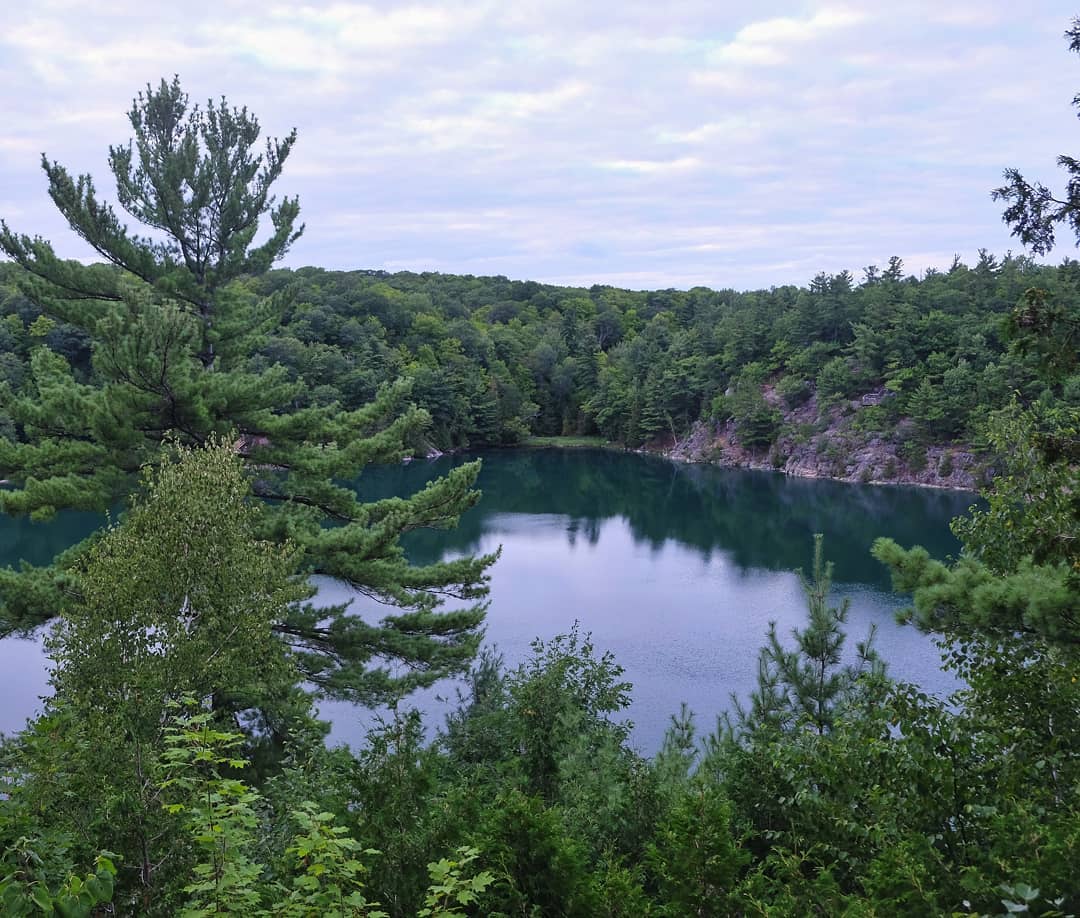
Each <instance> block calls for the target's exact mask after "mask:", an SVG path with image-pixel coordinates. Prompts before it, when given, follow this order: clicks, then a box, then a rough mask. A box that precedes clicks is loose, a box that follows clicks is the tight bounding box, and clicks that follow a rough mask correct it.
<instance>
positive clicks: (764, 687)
mask: <svg viewBox="0 0 1080 918" xmlns="http://www.w3.org/2000/svg"><path fill="white" fill-rule="evenodd" d="M822 544H823V537H822V536H821V535H820V534H818V535H815V536H814V566H813V570H812V573H811V576H810V577H807V576H806V575H805V574H803V573H802V572H801V571H800V572H799V579H800V582H801V584H802V589H803V593H804V595H805V596H806V604H807V621H806V627H805V628H793V629H792V632H791V634H792V637H793V638H794V639H795V647H794V649H788V648H786V647H784V645H783V644H782V643H781V641H780V638H779V636H778V635H777V633H776V623H775V622H771V623H770V624H769V631H768V635H767V643H766V645H765V646H764V647H762V648H761V652H760V654H759V656H758V688H757V691H755V692H753V693H752V695H751V706H750V710H749V711H748V712H747V711H745V710H744V709H743V708H742V706H741V705H740V704H739V702H738V701H737V700H735V707H736V711H737V715H738V720H739V723H740V726H741V727H742V729H743V730H744V731H749V730H752V729H755V728H757V727H768V728H773V729H778V730H788V729H792V728H794V727H804V726H805V727H807V728H809V729H810V730H813V731H814V732H816V733H819V734H823V733H828V732H830V731H831V730H832V728H833V724H834V722H835V718H836V714H837V712H838V711H839V710H840V709H841V708H842V707H843V706H844V705H845V704H846V703H848V702H850V701H851V699H852V698H853V697H854V696H855V693H856V691H857V688H858V685H859V678H860V677H861V676H862V675H863V674H864V673H865V674H868V675H872V676H877V677H881V676H884V673H885V665H884V663H883V662H882V661H881V659H880V658H879V657H878V655H877V652H876V651H875V650H874V649H873V641H874V629H873V628H871V630H870V634H869V636H868V637H867V639H866V640H865V641H860V642H859V643H858V644H857V645H856V651H857V658H856V661H855V662H854V663H848V664H845V663H843V650H844V643H845V641H846V640H847V634H846V632H845V630H844V628H845V625H846V624H847V618H848V611H849V609H850V607H851V600H850V599H847V598H846V597H845V598H844V599H843V600H842V601H841V602H840V605H839V606H831V605H829V593H830V592H831V590H832V564H831V563H828V564H826V563H825V561H824V558H823V554H822Z"/></svg>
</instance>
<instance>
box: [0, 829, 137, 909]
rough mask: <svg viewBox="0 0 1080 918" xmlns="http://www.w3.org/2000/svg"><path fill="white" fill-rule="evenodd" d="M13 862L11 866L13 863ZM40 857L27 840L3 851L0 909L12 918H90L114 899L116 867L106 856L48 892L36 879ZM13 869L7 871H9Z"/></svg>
mask: <svg viewBox="0 0 1080 918" xmlns="http://www.w3.org/2000/svg"><path fill="white" fill-rule="evenodd" d="M12 862H14V864H13V863H12ZM40 864H41V858H40V857H39V856H38V854H37V853H36V852H35V851H34V850H33V849H32V848H31V846H30V840H29V839H27V838H20V839H17V840H16V841H15V844H14V845H12V847H11V848H9V849H8V850H6V851H5V852H4V857H3V862H2V866H0V870H2V871H3V872H4V876H2V877H0V907H2V908H3V912H4V914H5V915H9V916H11V918H23V916H29V915H39V914H43V915H59V916H61V918H90V916H91V915H93V914H95V912H96V910H97V908H98V907H99V906H104V905H107V904H108V903H110V902H111V901H112V897H113V881H114V878H115V876H116V867H115V866H114V864H113V862H112V860H111V859H110V858H109V856H108V855H105V854H99V855H98V856H97V858H96V859H95V860H94V870H93V872H91V873H87V874H86V875H84V876H81V877H80V876H75V875H72V876H69V877H68V878H67V880H65V881H64V883H63V884H62V885H61V886H60V887H59V888H58V889H50V888H49V886H48V885H47V884H46V883H45V881H43V880H40V879H37V878H36V874H37V869H36V868H37V867H38V866H39V865H40ZM11 867H13V869H11V870H10V872H8V869H9V868H11Z"/></svg>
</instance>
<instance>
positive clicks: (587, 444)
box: [521, 437, 611, 449]
mask: <svg viewBox="0 0 1080 918" xmlns="http://www.w3.org/2000/svg"><path fill="white" fill-rule="evenodd" d="M521 445H522V446H527V447H530V448H533V449H599V448H602V447H605V446H611V443H610V442H609V441H608V440H605V439H604V438H603V437H529V438H528V439H526V440H523V441H522V442H521Z"/></svg>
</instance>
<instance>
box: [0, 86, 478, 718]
mask: <svg viewBox="0 0 1080 918" xmlns="http://www.w3.org/2000/svg"><path fill="white" fill-rule="evenodd" d="M129 117H130V121H131V125H132V129H133V131H134V135H135V136H134V140H133V141H132V142H131V143H129V144H127V145H122V146H117V147H113V148H111V150H110V157H109V160H110V166H111V168H112V171H113V174H114V175H115V177H116V181H117V197H118V199H119V201H120V204H121V205H122V206H123V208H124V209H125V210H126V211H127V212H128V213H129V214H130V215H131V216H132V217H134V218H135V219H136V220H137V221H139V222H140V223H141V224H143V225H145V226H146V227H149V229H150V230H151V231H152V232H153V235H152V236H142V235H138V234H136V233H134V232H132V231H130V230H129V229H128V227H127V226H125V225H124V224H122V223H121V220H120V219H119V217H118V216H117V214H116V213H115V212H114V210H113V209H112V208H111V207H110V206H109V205H107V204H103V203H101V202H100V201H99V200H98V198H97V194H96V191H95V188H94V184H93V181H92V180H91V178H90V177H89V176H87V175H83V176H80V177H79V178H77V179H74V178H72V177H71V176H70V175H69V173H68V172H67V171H66V170H65V169H64V168H63V167H62V166H60V165H59V164H57V163H55V162H49V161H48V159H44V160H43V168H44V170H45V173H46V175H47V177H48V180H49V194H50V196H51V197H52V199H53V201H54V202H55V203H56V205H57V207H58V209H59V210H60V212H61V214H63V216H64V217H65V218H66V219H67V221H68V223H69V225H70V226H71V228H72V229H73V230H74V231H75V232H76V233H77V234H78V235H79V236H81V237H82V238H83V239H84V240H86V241H87V242H88V243H90V245H91V246H92V247H93V248H94V249H95V250H96V251H97V252H98V253H99V254H100V255H101V256H102V257H103V258H104V259H105V260H106V261H107V262H108V264H96V265H91V266H84V265H82V264H79V263H77V262H72V261H64V260H61V259H59V258H58V257H57V256H56V255H55V253H54V251H53V249H52V247H51V246H50V245H49V243H47V242H45V241H44V240H42V239H40V238H30V237H28V236H24V235H18V234H16V233H14V232H13V231H12V230H11V229H10V228H9V227H8V226H7V225H6V224H3V223H0V249H2V250H3V251H4V252H5V253H6V254H7V255H8V256H9V257H11V258H12V259H13V260H14V261H16V262H17V263H18V264H19V265H21V266H22V268H23V269H24V274H23V277H22V281H21V282H22V287H23V292H24V293H25V294H26V295H27V296H29V297H30V298H31V299H32V300H33V301H34V302H35V303H36V304H37V305H38V306H39V308H40V309H41V310H42V311H43V312H44V313H45V314H46V315H47V316H49V317H52V318H53V319H58V320H60V321H62V322H64V323H66V324H67V325H70V326H71V327H73V328H75V329H78V330H79V331H81V332H84V333H85V334H86V335H87V336H88V337H89V339H90V341H91V342H92V348H93V350H92V376H91V379H90V381H89V382H81V381H79V380H78V379H77V378H76V376H75V375H74V374H73V372H72V368H71V366H70V365H69V363H68V361H67V360H66V359H65V358H64V357H63V356H61V355H59V354H57V353H56V352H54V351H52V350H49V349H47V348H45V347H42V346H37V347H36V348H35V349H34V351H33V353H32V355H31V357H30V378H29V379H28V380H26V381H24V383H23V385H22V387H21V389H20V390H19V391H18V392H16V391H15V390H13V389H12V388H11V387H10V386H9V385H6V384H4V385H0V410H2V411H3V412H4V413H6V414H7V415H8V416H9V417H10V418H11V421H12V426H13V427H14V429H15V432H16V434H17V436H16V437H9V438H5V439H0V477H3V478H6V479H8V480H9V481H10V482H11V487H10V488H9V489H8V490H5V491H4V492H3V493H0V509H2V510H3V511H4V512H6V513H11V514H30V515H31V516H33V517H35V518H47V517H48V516H50V515H52V514H53V513H54V512H56V511H57V510H59V509H64V508H77V509H82V510H92V511H98V512H104V511H106V510H108V509H109V508H111V507H114V506H116V505H117V504H118V503H121V502H122V501H123V500H124V499H125V497H126V496H127V495H128V494H129V493H130V492H131V491H132V490H133V489H135V488H136V487H137V484H138V471H139V469H140V467H141V466H142V465H143V464H145V463H146V462H148V461H152V460H153V459H154V458H155V457H156V456H157V455H159V453H160V451H161V449H162V445H163V443H164V442H165V441H166V440H168V439H170V438H174V439H176V440H177V441H178V442H179V443H181V444H184V445H189V446H201V445H204V444H206V443H208V442H210V440H211V438H213V437H215V436H217V437H228V438H230V442H233V443H234V444H235V447H234V448H235V450H236V451H237V452H238V453H239V454H241V455H242V456H243V457H244V458H245V459H246V460H247V462H248V465H249V467H250V468H252V469H258V470H259V472H258V476H257V478H256V480H255V482H254V493H255V495H256V496H258V497H260V498H263V499H264V501H265V503H264V506H263V509H262V514H261V523H260V535H261V536H262V537H264V538H268V539H272V540H274V541H283V540H285V539H288V540H290V541H291V542H292V543H293V544H294V545H295V546H296V547H297V549H298V550H299V554H300V569H301V571H302V572H303V573H307V574H323V575H327V576H330V577H332V578H336V579H338V580H340V581H343V582H344V583H345V584H347V585H348V586H351V587H353V588H354V589H355V590H357V591H358V592H359V593H360V594H361V595H362V596H363V597H364V598H365V599H370V600H373V601H374V602H375V603H378V604H381V605H385V606H388V607H392V608H395V612H394V614H391V615H388V616H386V617H384V618H382V620H381V621H380V620H377V616H373V615H370V614H367V613H365V612H364V610H358V614H350V612H349V611H348V610H347V609H346V607H344V606H341V607H337V608H331V609H326V608H320V609H316V608H313V607H312V606H310V605H297V606H294V608H293V611H292V612H291V614H290V615H289V616H288V617H287V618H286V619H285V620H283V621H280V622H278V623H277V625H276V630H277V632H278V634H279V635H280V636H282V637H283V638H285V640H286V641H287V642H288V643H290V644H291V645H292V648H293V651H294V656H295V659H296V660H297V662H298V664H299V665H300V667H301V670H302V673H303V676H304V678H305V679H307V680H308V681H309V682H311V683H312V684H314V685H316V686H318V687H320V688H321V689H323V690H324V691H327V692H329V693H332V694H334V695H336V696H340V697H347V698H352V699H357V700H364V701H373V700H380V699H386V698H389V697H394V696H396V695H398V694H400V693H401V692H403V691H407V690H409V689H411V688H414V687H416V686H420V685H427V684H430V683H431V682H433V681H435V680H436V679H438V678H439V677H441V676H443V675H445V674H447V673H450V672H455V671H459V670H461V669H463V668H464V667H465V666H466V664H467V663H468V661H469V659H471V657H472V656H473V654H474V652H475V649H476V646H477V644H478V642H479V634H478V626H479V625H480V623H481V622H482V620H483V615H484V609H485V604H484V602H483V598H484V596H485V595H486V592H487V586H486V579H487V578H486V575H485V571H486V569H487V567H488V565H490V564H491V563H492V561H493V557H492V556H488V557H482V558H463V559H460V560H455V561H452V562H448V563H437V564H432V565H426V566H423V567H417V566H413V565H410V564H409V563H408V561H407V559H406V557H405V554H404V552H403V550H402V548H401V546H400V544H399V537H400V536H401V535H402V534H403V533H405V532H408V531H410V530H413V529H416V528H419V527H424V526H449V525H454V524H455V522H456V520H457V518H458V516H459V515H460V514H461V513H462V511H463V510H465V509H467V508H468V507H469V506H471V505H472V504H473V503H475V501H476V499H477V498H478V495H477V494H476V492H475V491H472V490H471V486H472V484H473V483H474V481H475V478H476V475H477V473H478V471H479V468H478V466H477V465H476V464H471V465H467V466H463V467H461V468H459V469H456V470H454V471H453V472H452V473H451V474H450V475H448V476H447V477H446V478H444V479H441V480H439V481H436V482H434V483H432V484H430V485H429V486H428V487H427V488H425V489H424V490H423V491H421V492H420V493H418V494H416V495H413V496H412V497H408V498H405V497H396V498H390V499H386V500H380V501H376V502H374V503H364V502H362V501H361V500H360V499H359V498H358V496H357V494H356V493H355V491H354V490H353V489H352V488H351V487H348V486H345V485H342V484H340V482H353V481H355V479H356V478H357V476H358V475H359V474H360V472H361V470H362V469H363V468H364V466H365V465H367V464H368V463H370V462H378V461H394V460H397V459H399V458H401V457H402V456H403V455H405V454H406V452H408V444H411V443H415V442H417V441H418V440H419V438H421V436H422V432H423V430H424V428H425V425H426V423H427V420H428V419H427V416H426V414H425V413H424V412H422V411H420V410H418V409H416V408H413V407H410V406H408V404H407V398H408V395H409V387H408V383H407V382H397V383H394V384H390V385H387V386H385V387H384V388H382V389H381V390H380V391H379V393H378V395H377V396H376V398H375V399H374V401H373V402H371V403H370V404H368V405H366V406H364V407H361V408H358V409H355V410H351V411H344V410H342V409H341V408H340V407H339V406H338V405H337V404H336V403H332V402H331V403H329V404H314V405H310V404H308V402H309V399H308V398H307V392H306V387H305V384H304V381H303V380H302V379H292V378H290V375H289V373H288V371H287V370H286V369H285V368H283V367H280V366H277V365H274V366H271V367H269V368H268V369H267V368H265V364H264V365H263V366H261V367H260V366H258V365H257V364H255V363H254V362H253V360H252V356H253V354H254V351H255V349H256V347H257V346H258V345H259V343H260V342H261V341H262V340H263V339H264V337H265V335H266V333H267V332H268V331H269V330H271V329H273V328H274V327H275V326H276V324H277V323H278V322H279V321H280V318H281V316H280V313H281V309H282V301H281V299H280V297H279V298H275V297H270V298H267V299H259V298H258V297H256V296H255V295H254V294H253V293H252V292H251V289H250V286H249V285H248V283H247V281H246V280H245V278H246V277H247V276H249V275H252V274H257V273H260V272H263V271H265V270H267V269H268V268H270V266H271V265H272V264H273V263H274V262H275V261H277V260H278V259H280V258H281V257H282V256H283V255H284V253H285V252H286V251H287V249H288V247H289V245H290V244H291V243H292V242H293V241H295V239H296V238H297V236H298V235H299V233H300V228H297V226H296V219H297V216H298V213H299V205H298V203H297V201H296V199H290V198H285V199H284V200H282V202H281V203H280V204H277V205H275V201H274V198H273V197H272V196H271V195H270V187H271V185H272V184H273V182H274V181H275V180H276V179H277V178H278V176H279V175H280V173H281V169H282V166H283V164H284V162H285V159H286V158H287V156H288V154H289V152H290V150H291V148H292V144H293V142H294V139H295V134H290V135H289V136H288V137H287V138H286V139H285V140H283V141H276V140H272V141H269V142H268V143H267V145H266V148H265V152H263V153H261V154H260V153H258V152H256V147H255V144H256V142H257V140H258V136H259V124H258V121H257V120H256V119H255V118H254V117H253V116H252V115H250V114H249V113H248V112H247V110H246V109H236V108H230V107H229V106H228V105H227V104H226V102H225V101H224V100H222V101H221V102H220V104H214V103H210V104H209V105H208V106H207V108H205V109H202V108H200V107H198V106H192V105H190V104H189V101H188V97H187V96H186V95H185V94H184V93H183V92H182V90H181V88H180V84H179V81H178V80H176V79H174V80H173V81H172V82H171V83H166V82H165V81H162V83H161V85H160V86H159V87H158V88H157V89H156V90H155V89H152V88H150V87H147V90H146V92H145V93H142V94H140V95H139V96H138V98H137V99H136V100H135V102H134V104H133V107H132V109H131V112H130V115H129ZM264 215H268V216H269V218H270V222H271V224H272V229H271V231H270V234H269V238H267V239H266V240H265V241H263V242H261V243H258V244H256V241H255V237H256V234H257V231H258V225H259V219H260V217H262V216H264ZM301 406H304V407H301ZM85 550H86V545H85V544H84V545H80V546H76V547H75V548H73V549H71V550H70V551H68V552H66V553H64V554H63V555H61V556H59V557H58V558H57V559H55V562H54V564H53V565H51V566H49V567H47V568H30V567H26V566H24V567H23V569H22V570H20V571H12V570H7V571H3V572H0V601H2V603H3V606H2V610H0V628H2V630H3V631H4V632H7V633H10V632H13V631H23V630H29V629H32V628H33V627H35V626H37V625H39V624H40V623H42V622H43V621H45V620H47V619H48V618H49V617H50V616H51V615H53V614H55V612H56V611H57V610H58V609H59V608H60V607H61V606H62V604H63V597H64V594H65V591H67V590H70V589H72V588H75V586H76V585H75V583H74V581H73V579H72V577H71V573H70V572H71V570H72V566H73V565H74V564H75V563H76V561H77V559H78V558H79V557H80V556H81V555H82V554H83V553H84V552H85ZM446 598H453V599H456V600H458V601H460V608H458V609H455V610H453V611H449V612H444V611H441V609H440V607H441V605H442V603H443V601H444V600H445V599H446Z"/></svg>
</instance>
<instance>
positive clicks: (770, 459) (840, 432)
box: [660, 389, 990, 491]
mask: <svg viewBox="0 0 1080 918" xmlns="http://www.w3.org/2000/svg"><path fill="white" fill-rule="evenodd" d="M765 397H766V399H767V400H769V401H774V399H775V395H774V393H772V392H770V391H768V389H766V391H765ZM886 397H887V395H886V394H884V393H877V392H875V393H870V394H868V395H864V396H862V397H861V398H860V399H857V400H855V401H852V402H850V403H843V404H841V405H838V406H834V407H833V408H832V409H830V410H829V412H828V413H827V417H826V418H825V419H819V412H818V406H817V399H816V398H811V399H810V400H809V401H807V402H806V403H805V404H804V405H801V406H800V407H799V408H797V409H794V410H790V411H785V413H784V421H785V424H784V431H785V433H783V434H781V436H780V437H779V438H778V439H777V441H776V442H775V443H774V444H773V445H772V446H771V447H770V448H769V449H768V450H767V451H760V450H758V451H755V450H748V449H746V448H745V447H744V446H742V444H741V443H739V440H738V436H737V435H736V432H735V425H734V423H733V422H728V423H725V424H713V423H708V422H704V421H701V422H698V423H697V424H695V425H694V428H693V429H692V430H691V431H690V433H689V434H688V435H687V437H686V438H685V439H684V440H682V441H680V442H679V443H678V444H676V445H674V446H672V445H671V444H667V445H666V446H665V445H660V451H661V452H663V453H664V454H665V455H667V456H669V457H670V458H672V459H676V460H680V461H683V462H711V463H715V464H717V465H723V466H730V467H733V468H750V469H773V470H775V471H779V472H785V473H787V474H788V475H798V476H800V477H803V478H831V479H835V480H838V481H857V482H864V483H870V482H875V483H890V484H917V485H926V486H929V487H937V488H955V489H958V490H968V491H973V490H976V489H977V488H979V487H981V486H982V485H983V483H984V482H986V481H987V480H989V475H990V468H989V465H988V462H987V459H986V457H985V456H980V455H978V454H976V453H975V452H974V451H973V450H972V449H971V448H970V447H968V446H965V445H962V444H959V445H958V444H951V445H935V446H929V447H926V448H923V447H921V446H918V445H916V443H915V440H914V437H913V430H912V427H911V425H910V423H908V422H901V423H900V424H899V425H898V426H897V428H896V429H895V430H894V431H893V433H892V434H891V436H889V437H885V436H883V435H881V434H880V433H866V432H863V431H860V430H858V429H857V428H856V426H855V425H854V424H853V423H852V420H853V418H854V417H855V415H854V409H857V408H858V407H863V406H867V405H876V404H880V403H881V401H882V400H883V399H884V398H886ZM777 401H778V400H775V401H774V403H776V402H777ZM905 444H907V445H905Z"/></svg>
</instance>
